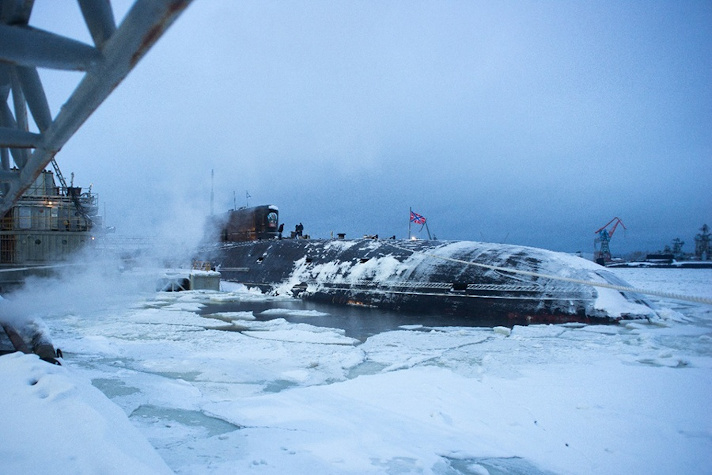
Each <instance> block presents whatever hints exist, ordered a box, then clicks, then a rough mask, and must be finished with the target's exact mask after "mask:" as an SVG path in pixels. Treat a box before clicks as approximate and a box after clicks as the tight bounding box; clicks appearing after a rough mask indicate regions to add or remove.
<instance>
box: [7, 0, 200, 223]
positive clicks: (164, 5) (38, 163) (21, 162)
mask: <svg viewBox="0 0 712 475" xmlns="http://www.w3.org/2000/svg"><path fill="white" fill-rule="evenodd" d="M78 1H79V6H80V10H81V13H82V16H83V17H84V22H85V23H86V25H87V28H88V29H89V32H90V34H91V37H92V40H93V42H94V45H93V46H92V45H88V44H86V43H82V42H80V41H77V40H74V39H72V38H67V37H64V36H60V35H57V34H54V33H51V32H48V31H43V30H39V29H37V28H33V27H31V26H29V25H28V23H29V19H30V15H31V13H32V8H33V6H34V0H0V216H3V215H4V214H5V213H6V212H7V211H8V210H9V209H10V208H12V206H13V204H14V203H15V201H16V200H17V199H18V198H19V197H20V196H21V195H22V193H23V192H24V191H25V190H26V189H27V188H28V187H29V186H30V185H31V184H32V183H33V182H34V180H35V179H36V178H37V176H38V175H39V174H40V172H41V171H42V170H44V169H45V167H47V165H48V164H49V162H50V161H52V160H53V159H54V156H55V154H56V153H57V152H58V151H59V150H60V149H61V148H62V146H63V145H64V144H65V143H66V142H67V141H68V140H69V138H70V137H71V136H72V135H74V133H75V132H76V131H77V130H78V129H79V127H81V125H82V124H83V123H84V121H85V120H86V119H87V118H88V117H89V116H90V115H91V114H92V112H94V110H96V108H97V107H99V105H100V104H101V103H102V102H103V101H104V99H106V98H107V97H108V96H109V94H111V91H113V90H114V88H115V87H116V86H117V85H118V84H119V83H120V82H121V81H122V80H123V79H124V78H125V77H126V75H128V73H129V72H130V71H131V70H132V69H133V68H134V66H136V63H137V62H138V61H139V60H140V59H141V58H142V57H143V56H144V54H146V52H147V51H148V50H149V49H150V48H151V46H153V44H154V43H155V42H156V41H157V40H158V39H159V38H160V37H161V35H162V34H163V33H164V32H165V31H166V29H167V28H168V27H169V26H170V25H171V24H172V23H173V21H175V20H176V18H177V17H178V16H179V15H180V13H181V12H183V10H185V8H186V7H187V6H188V5H189V4H190V2H191V0H136V1H135V2H134V4H133V6H132V7H131V9H130V10H129V12H128V13H127V14H126V17H125V18H124V20H123V21H122V22H121V24H120V25H119V26H118V27H117V26H116V24H115V22H114V14H113V10H112V8H111V1H110V0H78ZM37 68H50V69H60V70H71V71H81V72H83V73H84V76H83V78H82V79H81V81H80V82H79V85H78V86H77V88H76V89H75V90H74V91H73V92H72V93H71V95H70V96H69V99H68V100H67V101H66V102H65V104H64V105H63V106H62V108H61V109H60V111H59V113H58V114H57V115H56V116H55V117H54V118H52V115H51V113H50V109H49V105H48V103H47V97H46V96H45V92H44V89H43V87H42V83H41V82H40V77H39V74H38V73H37ZM10 92H12V103H10ZM28 109H29V112H30V115H31V116H32V119H33V121H34V123H35V126H36V130H37V132H31V131H30V127H29V120H28V113H27V111H28ZM13 111H14V114H13ZM11 157H12V161H13V162H14V166H11V161H10V158H11Z"/></svg>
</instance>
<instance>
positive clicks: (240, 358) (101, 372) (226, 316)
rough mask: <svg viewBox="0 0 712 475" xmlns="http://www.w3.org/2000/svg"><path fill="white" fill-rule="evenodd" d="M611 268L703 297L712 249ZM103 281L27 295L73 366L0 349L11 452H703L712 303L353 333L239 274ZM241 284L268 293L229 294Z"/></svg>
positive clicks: (79, 455) (432, 461) (387, 457)
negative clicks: (560, 321) (696, 257)
mask: <svg viewBox="0 0 712 475" xmlns="http://www.w3.org/2000/svg"><path fill="white" fill-rule="evenodd" d="M614 272H615V274H617V275H619V276H620V277H622V278H623V279H625V280H626V281H628V282H629V283H630V284H631V285H633V286H635V287H638V288H645V289H653V290H664V291H668V292H676V293H679V294H687V295H697V296H703V297H707V298H710V297H712V270H709V269H707V270H702V269H693V270H682V269H680V270H678V269H616V270H614ZM113 277H115V276H113ZM113 277H112V278H113ZM123 278H124V279H125V278H126V277H123ZM101 281H102V277H101V276H98V277H97V276H94V277H91V278H89V279H86V280H82V279H81V278H79V277H78V278H77V279H76V281H75V282H74V283H72V284H69V283H66V282H65V284H63V285H66V286H67V287H65V288H62V289H58V288H57V287H56V286H55V287H52V288H51V290H50V289H49V288H47V289H45V290H44V293H38V294H37V295H36V296H35V297H34V299H35V300H32V299H33V297H32V295H31V294H29V293H26V294H24V295H22V296H20V297H18V298H22V299H26V302H30V301H32V302H33V304H34V306H31V307H28V308H31V309H32V310H28V311H27V312H28V313H32V314H33V315H31V316H40V317H42V318H43V320H44V322H45V323H46V324H47V326H48V327H49V330H50V333H51V335H52V338H53V340H54V343H55V344H56V345H57V346H58V347H60V348H62V350H63V351H64V360H63V363H64V366H62V367H57V366H52V365H49V364H46V363H43V362H40V361H39V360H37V359H36V357H34V356H27V355H17V354H14V355H8V356H2V357H0V380H2V381H3V384H2V386H1V389H0V407H2V408H3V415H2V416H0V420H2V421H3V422H2V424H0V440H2V443H1V444H0V460H2V465H0V467H1V468H0V472H5V473H42V472H50V471H51V472H53V473H111V472H114V473H160V472H161V471H169V470H173V471H175V472H178V473H243V472H250V473H279V474H284V473H309V474H313V473H329V474H332V473H359V474H365V473H435V474H460V473H462V474H486V473H490V474H497V473H527V474H537V473H711V472H712V415H710V414H712V412H710V408H709V406H710V396H711V395H712V307H710V306H705V305H698V304H688V303H684V302H675V301H661V300H659V299H651V300H655V301H656V303H657V304H658V305H659V306H660V308H661V309H660V311H659V314H660V318H659V319H657V320H656V321H653V322H645V321H636V322H628V323H624V324H621V325H616V326H582V325H537V326H529V327H521V326H517V327H514V328H513V329H511V331H510V329H506V328H494V329H492V328H471V327H423V326H421V325H418V322H417V321H414V322H413V324H412V325H406V326H402V327H400V328H394V329H392V330H390V331H384V332H381V333H378V334H375V335H372V336H370V337H368V338H362V339H358V338H353V337H352V336H349V335H346V333H345V332H344V330H342V329H339V328H327V327H323V326H316V325H313V324H311V323H310V319H315V318H317V317H319V318H320V319H322V320H323V317H324V315H323V311H322V309H320V310H303V309H302V310H294V309H293V308H290V305H288V303H289V302H288V301H287V300H284V299H279V298H268V297H265V296H262V295H260V294H258V293H255V292H252V291H249V290H248V289H245V288H243V287H241V286H237V285H232V286H230V285H226V286H225V291H224V292H220V293H211V292H181V293H159V294H156V293H150V292H144V291H140V290H139V289H140V288H141V286H140V285H138V281H137V280H132V281H130V282H121V283H117V282H115V281H112V282H113V283H112V284H111V285H106V284H97V282H101ZM89 282H91V283H89ZM97 285H98V290H97V289H96V288H94V287H96V286H97ZM89 288H94V291H95V293H96V295H94V294H93V293H92V292H91V291H90V290H88V289H89ZM46 299H53V300H54V301H55V302H56V301H59V303H58V304H57V303H56V304H55V305H53V306H51V307H47V306H46V305H45V307H47V308H45V307H42V306H41V305H39V304H38V303H37V301H39V300H46ZM78 300H81V301H82V302H83V304H81V305H80V304H77V302H78ZM235 301H240V302H245V301H248V302H258V303H260V305H261V306H262V307H268V308H269V310H267V311H266V313H263V314H262V313H261V314H258V315H255V313H256V312H250V311H228V310H225V311H221V310H220V307H221V305H223V306H225V308H226V309H227V308H229V307H228V305H229V304H230V303H234V302H235ZM206 305H210V307H209V308H210V309H211V311H213V313H212V314H210V315H201V314H200V313H199V312H201V309H205V308H206V307H205V306H206ZM23 308H24V307H23ZM202 311H203V312H204V311H205V310H202ZM329 311H330V312H333V314H334V315H335V316H336V315H338V313H339V308H338V307H335V308H333V309H330V310H329ZM256 317H259V318H256ZM266 318H272V320H269V321H264V320H265V319H266ZM335 321H336V320H335ZM100 391H101V392H100ZM101 393H103V394H104V395H106V396H108V399H106V398H105V397H104V396H103V395H102V394H101ZM112 402H113V404H112ZM119 408H120V410H119ZM129 421H130V422H129ZM147 441H148V442H147ZM151 446H152V447H153V448H155V451H154V449H153V448H152V447H151ZM156 453H157V454H158V455H160V457H157V456H156ZM161 459H162V460H161Z"/></svg>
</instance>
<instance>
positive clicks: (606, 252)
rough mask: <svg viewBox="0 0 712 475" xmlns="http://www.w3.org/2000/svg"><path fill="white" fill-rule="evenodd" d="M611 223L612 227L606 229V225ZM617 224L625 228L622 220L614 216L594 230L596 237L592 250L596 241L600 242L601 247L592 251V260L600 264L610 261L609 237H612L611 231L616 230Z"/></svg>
mask: <svg viewBox="0 0 712 475" xmlns="http://www.w3.org/2000/svg"><path fill="white" fill-rule="evenodd" d="M613 223H615V224H613ZM611 224H613V227H612V228H611V230H610V231H608V226H610V225H611ZM619 224H620V225H621V226H623V229H627V228H626V227H625V224H623V221H621V219H620V218H619V217H615V218H613V219H612V220H610V221H608V222H607V223H606V224H605V225H603V226H601V227H600V228H598V229H597V230H596V231H595V233H596V235H597V236H598V237H596V238H595V239H594V241H593V247H594V250H595V249H596V243H599V242H600V243H601V247H600V249H598V250H596V251H595V252H594V260H595V261H596V262H598V263H599V264H601V265H605V263H606V262H610V261H611V248H610V246H609V243H610V242H611V239H612V238H613V233H615V232H616V228H618V225H619Z"/></svg>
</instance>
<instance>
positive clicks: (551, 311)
mask: <svg viewBox="0 0 712 475" xmlns="http://www.w3.org/2000/svg"><path fill="white" fill-rule="evenodd" d="M278 222H279V210H278V208H277V207H276V206H271V205H267V206H257V207H253V208H242V209H237V210H231V211H229V212H228V213H226V214H223V215H220V216H214V217H211V219H209V224H208V233H207V239H208V244H206V245H205V246H204V247H203V250H202V252H201V254H200V256H199V259H200V260H202V261H209V262H211V263H212V265H213V266H214V268H215V269H216V270H218V271H219V272H220V273H221V274H222V278H223V280H226V281H232V282H239V283H242V284H244V285H246V286H249V287H257V288H259V289H260V290H262V291H263V292H266V293H271V294H274V295H288V296H292V297H297V298H301V299H305V300H312V301H315V302H322V303H331V304H340V305H352V306H360V307H375V308H382V309H387V310H394V311H399V312H407V313H413V314H429V315H442V316H457V317H465V318H468V319H471V322H472V324H473V325H484V326H493V325H508V326H511V325H515V324H532V323H566V322H581V323H613V322H617V321H620V320H623V319H639V318H650V317H653V316H655V311H654V310H653V309H652V308H651V306H650V305H649V304H648V303H647V302H646V301H645V300H644V299H643V298H642V297H641V296H640V295H638V294H635V293H632V292H624V291H619V290H615V289H613V288H610V286H617V287H629V286H628V285H627V284H626V283H625V282H623V281H621V280H620V279H619V278H617V277H616V276H615V275H613V274H612V273H611V272H610V271H607V270H606V269H605V268H604V267H602V266H600V265H598V264H595V263H593V262H590V261H588V260H585V259H583V258H580V257H577V256H572V255H569V254H564V253H560V252H553V251H548V250H544V249H538V248H532V247H525V246H516V245H507V244H493V243H482V242H473V241H437V240H427V241H426V240H396V239H381V240H379V239H377V236H371V237H368V238H364V239H355V240H350V239H345V236H343V235H339V239H309V238H308V237H306V236H299V235H294V234H295V233H292V236H290V238H289V239H283V236H282V235H281V232H280V227H278V224H277V223H278ZM298 234H301V233H298Z"/></svg>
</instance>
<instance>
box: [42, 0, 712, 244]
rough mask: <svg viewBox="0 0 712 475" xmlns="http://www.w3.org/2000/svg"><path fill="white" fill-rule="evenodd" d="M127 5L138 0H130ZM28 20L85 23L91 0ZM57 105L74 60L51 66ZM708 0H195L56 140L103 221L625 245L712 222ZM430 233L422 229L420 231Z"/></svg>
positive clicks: (690, 231) (66, 167) (52, 4)
mask: <svg viewBox="0 0 712 475" xmlns="http://www.w3.org/2000/svg"><path fill="white" fill-rule="evenodd" d="M114 5H115V14H116V16H117V20H119V19H121V18H123V16H124V14H125V11H126V8H127V5H128V3H126V4H125V3H123V2H114ZM31 24H33V25H35V26H38V27H42V28H45V29H49V30H51V31H57V32H61V33H64V34H68V35H70V36H72V37H74V38H77V39H80V40H82V41H86V42H88V43H90V37H89V35H88V33H87V32H86V28H85V27H84V25H83V23H82V20H81V17H80V14H79V11H78V8H77V6H76V2H74V1H61V2H60V1H54V0H52V1H50V0H44V1H43V0H38V1H37V2H36V4H35V9H34V12H33V17H32V19H31ZM41 76H42V78H43V82H44V85H45V89H46V90H47V94H48V96H49V99H50V103H51V107H52V112H53V114H56V113H57V112H58V110H59V107H60V106H61V104H62V103H63V102H64V101H65V100H66V98H67V97H68V95H69V93H70V92H71V91H72V90H73V88H74V87H75V85H76V82H77V81H78V79H79V75H78V74H75V73H56V72H47V71H42V72H41ZM711 84H712V3H711V2H709V1H685V2H679V1H667V2H656V1H648V0H645V1H639V2H633V1H619V0H616V1H610V2H606V1H591V2H577V1H544V2H542V1H532V2H528V1H511V2H506V1H505V2H499V1H497V2H490V1H450V2H448V1H430V2H424V1H384V2H366V1H358V2H356V1H354V2H332V1H301V2H290V1H280V2H270V1H262V0H260V1H228V0H224V1H218V0H194V2H193V3H192V5H191V6H190V7H189V8H188V9H187V10H186V12H185V13H184V14H183V15H182V16H181V17H180V18H179V19H178V20H177V22H176V23H175V24H174V25H173V26H172V27H171V29H170V30H169V31H168V32H167V33H166V34H165V35H164V37H163V38H162V39H161V40H160V41H159V42H158V44H157V45H156V46H155V47H154V48H153V49H152V50H151V51H149V53H148V54H147V56H146V57H145V58H144V59H143V60H142V61H141V62H140V63H139V64H138V66H137V67H136V69H135V70H134V71H133V72H132V73H131V74H130V75H129V77H128V78H127V79H126V80H125V81H124V82H123V83H122V84H121V85H120V86H119V88H118V89H116V90H115V91H114V93H113V94H112V95H111V96H110V97H109V98H108V99H107V100H106V101H105V102H104V103H103V104H102V105H101V106H100V107H99V109H98V110H97V112H95V113H94V115H92V116H91V117H90V119H89V120H88V121H87V122H86V123H85V124H84V126H83V127H82V128H81V129H80V131H79V132H78V133H77V134H76V135H75V136H74V137H73V138H72V139H71V140H70V141H69V143H68V144H67V145H66V146H65V147H64V148H63V149H62V151H61V152H60V153H59V154H58V156H57V160H58V162H59V164H60V167H61V168H62V170H63V173H64V174H65V176H69V174H70V173H71V172H74V173H75V184H79V185H85V186H86V185H88V184H89V183H92V184H93V191H95V192H97V193H98V194H99V197H100V202H101V208H102V211H103V210H105V211H106V220H107V224H109V225H114V226H117V228H118V230H119V232H120V233H122V234H127V235H136V234H140V233H142V232H144V231H148V233H149V234H151V233H154V232H157V231H155V230H154V228H149V226H151V224H149V223H152V222H154V221H155V222H156V223H157V225H156V226H157V227H158V228H160V229H162V230H163V231H166V230H168V231H169V232H175V233H182V232H186V229H198V228H199V227H200V226H201V220H202V217H203V216H205V215H208V214H209V213H210V189H211V170H214V171H215V179H214V190H215V204H214V210H215V212H216V213H217V212H224V211H226V210H227V209H229V208H232V207H233V204H234V203H235V202H236V204H237V206H238V207H239V206H244V205H245V204H246V199H245V193H246V191H249V194H250V195H251V198H250V199H249V205H251V206H252V205H257V204H275V205H277V206H278V207H279V209H280V217H281V220H282V221H283V222H284V223H285V228H286V229H287V230H290V229H294V225H296V224H297V223H298V222H300V221H301V222H303V223H304V228H305V233H307V234H310V235H311V236H312V237H329V235H330V233H331V232H334V233H337V232H345V233H346V234H347V237H360V236H361V235H363V234H379V235H380V236H382V237H387V236H391V235H396V236H397V237H399V238H403V237H407V233H408V209H409V207H412V208H413V210H414V211H416V212H418V213H420V214H422V215H424V216H425V217H426V218H427V219H428V224H429V228H430V231H431V233H433V234H435V235H436V236H437V237H438V238H440V239H468V240H486V241H493V242H503V241H506V242H508V243H515V244H525V245H532V246H538V247H544V248H548V249H554V250H561V251H578V250H580V251H583V252H585V253H591V252H593V239H594V231H595V230H596V229H598V228H599V227H600V226H602V225H604V224H606V223H607V222H608V221H609V220H610V219H612V218H613V217H615V216H619V217H620V218H621V219H622V220H623V222H624V224H625V225H626V226H627V231H626V232H625V233H624V232H623V229H621V228H619V230H617V231H616V235H615V237H614V238H613V241H612V242H611V249H612V251H613V253H614V254H616V253H617V252H619V253H620V252H628V251H631V250H650V251H654V250H657V249H660V248H662V247H663V246H664V245H665V244H669V243H670V241H671V240H672V239H673V238H675V237H680V238H681V239H683V240H684V241H685V242H686V245H685V248H684V249H686V250H688V251H692V250H693V249H694V235H695V234H696V233H697V232H698V231H699V228H700V227H701V226H702V224H703V223H708V224H710V225H712V192H711V190H710V184H711V183H712V88H711V86H710V85H711ZM418 235H419V236H420V237H425V236H426V235H425V231H423V232H422V233H421V234H418Z"/></svg>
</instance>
